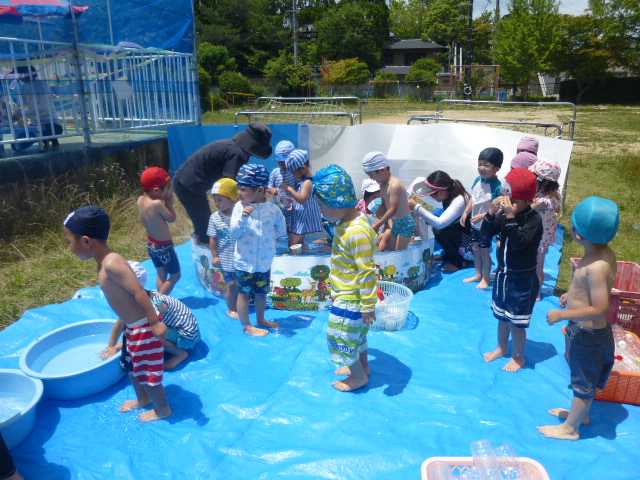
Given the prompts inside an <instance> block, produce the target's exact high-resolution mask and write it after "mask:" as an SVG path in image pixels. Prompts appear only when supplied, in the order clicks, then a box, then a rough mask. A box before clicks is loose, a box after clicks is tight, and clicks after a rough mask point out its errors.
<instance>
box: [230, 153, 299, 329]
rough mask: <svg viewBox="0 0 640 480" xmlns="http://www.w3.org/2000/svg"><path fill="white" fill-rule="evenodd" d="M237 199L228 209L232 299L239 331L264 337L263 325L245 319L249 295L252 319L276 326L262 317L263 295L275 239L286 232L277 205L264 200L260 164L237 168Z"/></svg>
mask: <svg viewBox="0 0 640 480" xmlns="http://www.w3.org/2000/svg"><path fill="white" fill-rule="evenodd" d="M236 182H237V183H238V200H239V201H238V202H237V203H236V204H235V206H234V207H233V210H232V212H231V222H230V224H229V235H230V236H231V238H234V239H235V240H236V248H235V250H234V254H233V266H234V268H235V269H236V272H235V273H236V282H237V285H238V299H237V302H236V305H237V310H238V315H239V317H240V322H241V323H242V330H243V331H244V333H246V334H247V335H251V336H254V337H264V336H265V335H268V334H269V331H268V330H266V329H265V328H259V327H255V326H254V325H252V324H251V321H250V319H249V298H250V297H251V294H253V295H254V305H255V307H256V320H257V323H258V325H259V326H260V327H266V328H278V326H279V325H278V322H274V321H271V320H266V319H265V318H264V313H265V308H266V305H267V294H268V293H269V291H270V290H271V263H272V262H273V257H274V256H275V254H276V239H277V238H279V237H284V236H285V235H286V234H287V223H286V221H285V219H284V215H283V214H282V211H281V210H280V208H279V207H278V206H277V205H276V204H275V203H271V202H268V201H267V198H266V196H265V195H266V193H267V185H268V184H269V173H268V172H267V169H266V168H265V167H264V165H258V164H253V163H249V164H247V165H243V166H242V167H240V170H239V171H238V176H237V177H236Z"/></svg>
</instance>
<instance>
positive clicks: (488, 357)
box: [484, 347, 507, 362]
mask: <svg viewBox="0 0 640 480" xmlns="http://www.w3.org/2000/svg"><path fill="white" fill-rule="evenodd" d="M506 355H507V352H506V351H505V350H502V348H500V347H498V348H496V349H495V350H494V351H493V352H487V353H485V354H484V359H485V361H486V362H493V361H494V360H495V359H496V358H500V357H504V356H506Z"/></svg>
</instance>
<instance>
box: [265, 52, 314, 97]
mask: <svg viewBox="0 0 640 480" xmlns="http://www.w3.org/2000/svg"><path fill="white" fill-rule="evenodd" d="M264 74H265V80H266V81H267V82H269V83H272V84H276V94H277V95H280V96H287V97H302V96H306V95H308V93H309V90H310V89H311V88H312V87H313V85H312V83H313V68H312V67H309V66H308V65H303V64H302V63H298V65H294V63H293V52H291V51H285V50H283V51H281V52H280V55H278V56H277V57H275V58H272V59H270V60H269V61H268V62H267V64H266V66H265V67H264Z"/></svg>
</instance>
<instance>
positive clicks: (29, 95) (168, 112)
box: [0, 37, 200, 150]
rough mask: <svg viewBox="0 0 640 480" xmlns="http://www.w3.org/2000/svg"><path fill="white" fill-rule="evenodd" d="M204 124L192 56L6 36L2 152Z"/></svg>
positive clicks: (1, 75)
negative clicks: (8, 148)
mask: <svg viewBox="0 0 640 480" xmlns="http://www.w3.org/2000/svg"><path fill="white" fill-rule="evenodd" d="M199 120H200V105H199V92H198V83H197V71H196V65H195V62H194V59H193V55H191V54H185V53H175V52H169V51H163V50H155V49H140V48H131V47H122V46H99V47H98V46H95V45H91V46H89V45H83V44H77V46H76V45H75V44H69V43H58V42H46V41H35V40H20V39H15V38H4V37H0V135H2V136H1V137H0V149H1V148H2V147H4V146H5V145H8V144H10V145H11V146H12V147H13V148H14V150H21V149H24V148H27V147H28V146H30V145H31V144H33V143H35V142H40V143H41V146H42V147H46V146H47V144H48V143H49V142H50V141H51V143H53V144H54V145H55V144H56V143H57V139H59V138H62V137H71V136H83V138H84V141H85V143H86V144H90V143H91V135H94V134H98V133H104V132H112V131H121V130H131V129H140V128H157V127H166V126H169V125H184V124H195V123H199Z"/></svg>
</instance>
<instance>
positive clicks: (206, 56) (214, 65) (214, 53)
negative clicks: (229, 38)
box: [198, 42, 238, 84]
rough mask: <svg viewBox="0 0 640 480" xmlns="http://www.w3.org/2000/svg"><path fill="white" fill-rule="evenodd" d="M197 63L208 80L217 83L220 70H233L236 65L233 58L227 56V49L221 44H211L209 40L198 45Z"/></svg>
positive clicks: (235, 68)
mask: <svg viewBox="0 0 640 480" xmlns="http://www.w3.org/2000/svg"><path fill="white" fill-rule="evenodd" d="M198 63H199V65H200V68H202V69H203V70H205V71H206V72H207V73H208V74H209V76H210V81H212V82H213V83H214V84H217V83H218V75H220V74H221V73H222V72H225V71H230V72H235V71H236V70H238V65H237V64H236V61H235V59H233V58H231V57H230V56H229V50H228V49H227V47H224V46H222V45H213V44H211V43H209V42H202V43H200V44H199V45H198Z"/></svg>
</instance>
